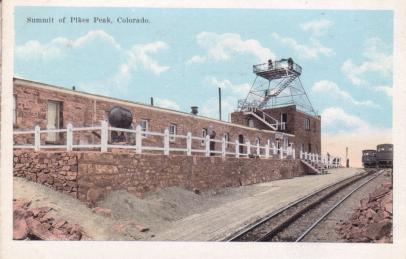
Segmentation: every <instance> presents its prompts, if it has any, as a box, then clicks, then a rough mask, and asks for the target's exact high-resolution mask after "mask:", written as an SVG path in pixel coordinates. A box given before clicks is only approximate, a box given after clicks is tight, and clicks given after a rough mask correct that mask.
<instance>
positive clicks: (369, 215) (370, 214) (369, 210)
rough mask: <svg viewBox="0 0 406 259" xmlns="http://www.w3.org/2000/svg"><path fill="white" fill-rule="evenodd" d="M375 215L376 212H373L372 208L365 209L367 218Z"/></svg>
mask: <svg viewBox="0 0 406 259" xmlns="http://www.w3.org/2000/svg"><path fill="white" fill-rule="evenodd" d="M375 215H376V212H375V211H374V210H373V209H371V208H369V209H368V210H367V212H366V213H365V216H366V217H367V218H368V219H372V218H373V217H375Z"/></svg>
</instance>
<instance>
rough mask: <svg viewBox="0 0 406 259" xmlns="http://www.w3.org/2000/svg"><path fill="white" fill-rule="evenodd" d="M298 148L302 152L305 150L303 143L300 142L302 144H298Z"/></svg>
mask: <svg viewBox="0 0 406 259" xmlns="http://www.w3.org/2000/svg"><path fill="white" fill-rule="evenodd" d="M300 150H301V151H302V152H305V148H304V143H302V144H301V145H300Z"/></svg>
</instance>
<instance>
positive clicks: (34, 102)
mask: <svg viewBox="0 0 406 259" xmlns="http://www.w3.org/2000/svg"><path fill="white" fill-rule="evenodd" d="M14 94H15V96H16V124H15V125H14V128H15V129H33V128H34V126H35V125H39V126H40V127H41V128H46V126H47V125H46V124H47V119H46V117H47V104H48V101H58V102H60V104H61V111H60V118H61V121H60V127H61V128H66V125H67V124H68V123H72V124H73V126H74V127H89V126H93V125H100V121H101V120H105V119H106V114H107V113H108V111H109V110H110V109H111V108H112V107H114V106H117V105H120V106H122V107H125V108H126V109H129V110H131V111H132V113H133V124H134V126H136V125H138V124H139V123H140V121H141V120H147V121H148V130H150V131H155V132H162V133H163V132H164V130H165V128H168V127H169V125H170V124H175V125H176V126H177V134H179V135H186V134H187V132H191V133H192V135H193V136H198V137H201V135H202V130H203V129H208V128H209V127H212V128H213V129H214V130H215V132H216V139H221V138H222V137H223V136H224V134H225V133H228V134H229V137H230V139H229V141H230V142H235V141H236V140H238V137H239V135H243V136H244V140H245V141H250V142H251V143H255V141H256V139H257V138H259V139H260V143H261V145H265V144H266V142H267V141H268V140H271V141H274V140H275V133H274V132H272V131H268V130H260V129H254V128H249V127H247V126H242V125H238V124H232V123H227V122H224V121H218V120H214V119H209V118H206V117H202V116H194V115H191V114H189V113H184V112H178V111H173V110H169V109H162V108H158V107H151V106H148V105H141V104H137V103H132V102H129V101H123V100H117V99H112V98H107V97H102V96H96V95H91V94H86V93H82V92H79V91H72V90H69V89H61V88H57V87H52V86H42V85H41V84H39V83H34V82H30V81H25V80H19V79H18V80H17V79H15V81H14ZM76 135H79V133H76V134H74V136H76ZM59 137H60V142H61V143H65V139H64V138H65V136H64V134H63V133H61V134H59ZM41 138H42V142H43V143H44V142H45V138H46V134H42V136H41ZM77 138H78V137H77V136H76V137H75V138H74V143H75V144H79V143H80V144H89V143H100V139H99V138H97V136H96V135H94V134H84V133H80V136H79V139H77ZM294 138H295V137H294V136H289V139H290V140H291V141H293V142H294V141H295V140H294ZM14 141H15V142H16V143H18V144H25V143H30V144H32V143H33V136H32V135H30V136H27V135H18V136H17V137H15V138H14ZM162 141H163V140H162V137H154V136H148V137H146V138H144V139H143V145H146V146H157V145H162ZM170 145H171V147H185V146H186V139H176V140H174V141H171V144H170ZM192 147H193V149H202V148H203V147H202V144H201V141H199V140H193V141H192ZM234 149H235V147H234V145H229V147H227V151H228V152H233V151H234ZM215 150H221V145H220V144H216V145H215Z"/></svg>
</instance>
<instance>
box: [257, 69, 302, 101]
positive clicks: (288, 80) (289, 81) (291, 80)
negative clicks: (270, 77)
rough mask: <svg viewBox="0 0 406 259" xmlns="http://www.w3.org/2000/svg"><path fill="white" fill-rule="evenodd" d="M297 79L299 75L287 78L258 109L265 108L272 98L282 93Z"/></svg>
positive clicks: (266, 96)
mask: <svg viewBox="0 0 406 259" xmlns="http://www.w3.org/2000/svg"><path fill="white" fill-rule="evenodd" d="M296 78H297V75H290V76H287V77H285V78H284V79H283V80H282V81H281V82H280V83H279V84H278V85H277V86H276V87H275V88H273V89H272V90H271V91H269V93H267V94H266V95H265V97H264V100H263V101H262V102H261V103H260V104H259V106H258V108H263V107H264V106H265V105H266V104H267V103H268V101H269V99H271V98H272V97H275V96H278V95H279V94H280V93H282V91H283V90H285V89H286V87H288V86H289V85H290V83H292V82H293V81H294V80H295V79H296Z"/></svg>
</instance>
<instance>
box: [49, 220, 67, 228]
mask: <svg viewBox="0 0 406 259" xmlns="http://www.w3.org/2000/svg"><path fill="white" fill-rule="evenodd" d="M66 223H68V222H67V221H66V220H63V219H59V220H57V221H56V222H55V223H54V224H53V227H54V228H62V227H63V226H64V225H65V224H66Z"/></svg>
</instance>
